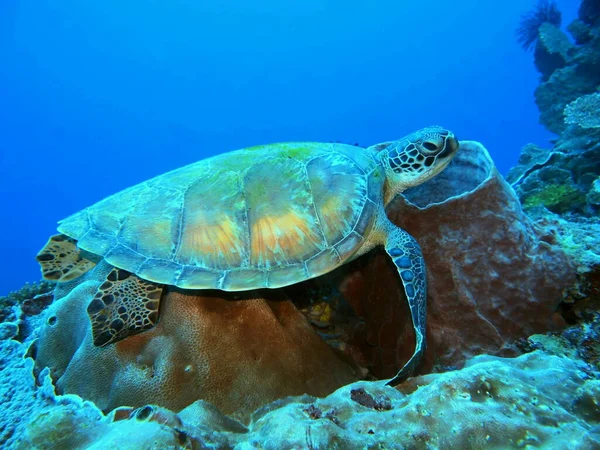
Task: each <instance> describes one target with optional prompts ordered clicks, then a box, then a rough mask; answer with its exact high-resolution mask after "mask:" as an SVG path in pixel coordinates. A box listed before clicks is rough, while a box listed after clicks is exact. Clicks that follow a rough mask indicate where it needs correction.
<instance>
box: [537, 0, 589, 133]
mask: <svg viewBox="0 0 600 450" xmlns="http://www.w3.org/2000/svg"><path fill="white" fill-rule="evenodd" d="M592 3H594V4H595V5H596V6H595V7H596V8H598V6H597V1H595V2H583V3H582V5H581V8H580V12H579V16H580V19H578V20H575V21H574V22H573V23H571V24H570V25H569V27H568V30H569V32H570V33H571V34H572V36H573V38H574V40H575V44H576V45H574V46H573V45H572V44H571V43H570V42H569V39H568V37H567V36H566V34H564V33H563V32H562V31H561V30H560V29H559V28H558V27H556V26H553V25H550V24H549V23H545V24H543V25H540V26H539V27H538V36H539V38H538V39H537V44H536V51H535V54H534V61H535V66H536V67H537V69H538V71H539V72H540V73H541V75H542V83H541V84H540V85H539V86H538V87H537V89H536V91H535V100H536V103H537V105H538V108H539V110H540V122H541V123H542V124H543V125H544V126H545V127H546V128H548V130H550V131H552V132H554V133H557V134H560V133H561V132H563V131H564V130H565V129H566V128H567V126H569V125H571V124H573V123H576V122H577V124H578V125H581V126H585V122H581V120H580V119H581V118H582V117H581V115H583V116H584V117H585V118H586V120H587V118H591V117H593V115H594V114H589V113H588V114H586V113H585V111H586V110H587V111H588V112H589V111H590V110H591V109H593V108H594V104H596V105H597V99H595V97H588V98H586V99H585V100H582V101H580V102H577V100H578V99H579V98H580V97H582V96H587V95H590V94H594V93H596V92H597V90H598V88H599V87H600V27H599V26H598V23H597V22H596V21H595V19H594V20H591V19H590V18H591V17H592V16H593V14H592V12H591V11H592V10H593V8H592V7H591V5H592ZM582 11H584V12H582ZM586 11H587V12H586ZM574 102H575V103H574ZM567 105H570V106H569V107H567ZM565 108H567V109H565ZM579 111H581V112H579ZM592 120H593V119H592ZM592 123H593V122H592Z"/></svg>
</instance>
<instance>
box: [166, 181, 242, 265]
mask: <svg viewBox="0 0 600 450" xmlns="http://www.w3.org/2000/svg"><path fill="white" fill-rule="evenodd" d="M240 183H241V181H240V178H239V176H238V175H237V174H236V173H235V172H226V171H214V172H213V173H211V174H210V175H207V176H206V177H204V178H202V179H201V180H198V181H197V182H196V183H194V184H192V185H191V186H190V187H189V188H188V189H187V190H186V193H185V202H184V209H183V228H182V230H181V240H180V242H179V245H178V250H177V260H178V262H180V263H181V264H184V265H186V264H187V265H195V266H200V267H206V268H212V269H221V270H224V269H231V268H234V267H241V266H243V265H245V263H246V262H247V260H248V255H247V254H248V249H247V247H248V244H247V240H248V229H247V226H246V212H245V205H244V199H243V194H242V192H241V186H240Z"/></svg>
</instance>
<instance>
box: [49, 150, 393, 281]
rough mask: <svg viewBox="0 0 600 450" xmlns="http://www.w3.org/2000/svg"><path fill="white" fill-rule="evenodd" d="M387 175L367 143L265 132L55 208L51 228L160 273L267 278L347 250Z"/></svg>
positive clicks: (121, 261) (332, 262)
mask: <svg viewBox="0 0 600 450" xmlns="http://www.w3.org/2000/svg"><path fill="white" fill-rule="evenodd" d="M384 178H385V177H384V171H383V168H382V167H381V166H380V165H379V163H378V161H377V159H376V154H375V153H374V152H371V151H370V150H365V149H362V148H359V147H354V146H350V145H344V144H324V143H316V142H302V143H282V144H270V145H264V146H258V147H252V148H247V149H242V150H237V151H233V152H229V153H225V154H222V155H217V156H214V157H212V158H208V159H205V160H202V161H199V162H197V163H194V164H191V165H188V166H185V167H182V168H180V169H177V170H174V171H171V172H168V173H166V174H164V175H160V176H158V177H156V178H153V179H151V180H149V181H146V182H144V183H141V184H138V185H136V186H133V187H131V188H129V189H125V190H124V191H121V192H119V193H117V194H115V195H112V196H110V197H107V198H105V199H104V200H102V201H100V202H98V203H96V204H94V205H92V206H90V207H89V208H86V209H84V210H83V211H80V212H78V213H76V214H74V215H72V216H70V217H68V218H66V219H64V220H62V221H61V222H60V225H59V227H58V230H59V231H60V232H61V233H64V234H66V235H67V236H70V237H72V238H73V239H76V240H77V245H78V246H79V247H80V248H82V249H84V250H86V251H88V252H91V253H94V254H97V255H100V256H102V257H104V258H105V260H106V261H107V262H108V263H110V264H112V265H113V266H116V267H118V268H121V269H125V270H127V271H130V272H132V273H135V274H136V275H138V276H139V277H141V278H143V279H146V280H149V281H153V282H156V283H161V284H168V285H175V286H178V287H181V288H186V289H213V288H214V289H222V290H227V291H239V290H247V289H255V288H264V287H269V288H274V287H280V286H286V285H289V284H293V283H297V282H299V281H302V280H305V279H308V278H312V277H316V276H318V275H321V274H323V273H326V272H329V271H331V270H333V269H334V268H336V267H337V266H339V265H341V264H343V263H344V262H345V261H347V260H348V259H350V258H352V257H353V256H354V254H355V253H356V251H357V250H358V249H359V248H360V246H361V244H362V243H363V242H364V240H365V237H366V236H368V233H369V232H370V230H371V228H372V227H373V223H374V220H375V215H376V214H375V213H376V211H377V208H379V205H381V204H382V200H381V196H382V186H383V182H384Z"/></svg>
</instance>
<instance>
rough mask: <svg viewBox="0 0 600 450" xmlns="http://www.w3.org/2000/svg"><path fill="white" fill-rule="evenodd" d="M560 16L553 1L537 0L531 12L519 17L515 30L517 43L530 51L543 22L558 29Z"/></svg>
mask: <svg viewBox="0 0 600 450" xmlns="http://www.w3.org/2000/svg"><path fill="white" fill-rule="evenodd" d="M561 21H562V14H561V12H560V11H559V9H558V6H557V5H556V2H555V1H553V0H539V1H538V2H537V4H536V5H535V8H534V9H533V10H532V11H529V12H528V13H526V14H523V15H522V16H521V22H520V24H519V27H518V28H517V41H518V42H519V44H521V47H523V49H525V50H531V49H532V48H533V46H534V44H535V43H536V41H537V39H538V36H539V34H538V33H539V29H540V27H541V26H542V24H543V23H544V22H549V23H551V24H552V25H554V26H557V27H559V26H560V24H561Z"/></svg>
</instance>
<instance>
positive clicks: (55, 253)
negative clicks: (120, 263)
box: [35, 234, 96, 282]
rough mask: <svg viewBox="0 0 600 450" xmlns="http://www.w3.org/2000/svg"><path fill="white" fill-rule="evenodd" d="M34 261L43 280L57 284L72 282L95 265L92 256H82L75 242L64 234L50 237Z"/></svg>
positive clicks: (82, 253)
mask: <svg viewBox="0 0 600 450" xmlns="http://www.w3.org/2000/svg"><path fill="white" fill-rule="evenodd" d="M87 256H89V257H87ZM35 259H37V261H38V263H40V266H41V268H42V276H43V277H44V279H45V280H52V281H58V282H65V281H71V280H74V279H75V278H77V277H79V276H81V275H83V274H84V273H86V272H87V271H88V270H90V269H92V268H93V267H94V266H95V265H96V261H94V260H93V259H94V258H93V255H84V252H83V251H82V250H81V249H80V248H79V247H77V241H75V239H72V238H70V237H68V236H65V235H64V234H55V235H54V236H52V237H50V239H48V242H46V245H44V248H42V249H41V250H40V252H39V253H38V254H37V256H36V257H35Z"/></svg>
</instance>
